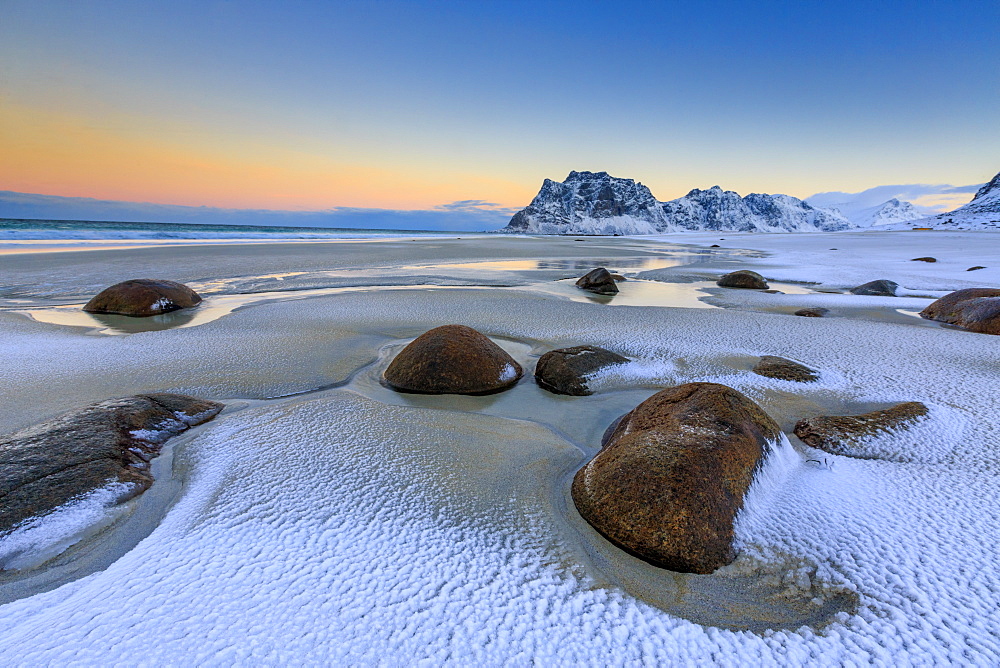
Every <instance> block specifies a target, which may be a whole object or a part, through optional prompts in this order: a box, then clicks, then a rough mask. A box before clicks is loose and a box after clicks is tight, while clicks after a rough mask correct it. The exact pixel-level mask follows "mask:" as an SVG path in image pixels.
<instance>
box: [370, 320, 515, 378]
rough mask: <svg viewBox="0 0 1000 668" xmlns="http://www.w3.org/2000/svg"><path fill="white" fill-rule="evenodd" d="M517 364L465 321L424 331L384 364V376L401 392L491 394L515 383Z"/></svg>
mask: <svg viewBox="0 0 1000 668" xmlns="http://www.w3.org/2000/svg"><path fill="white" fill-rule="evenodd" d="M522 373H523V370H522V369H521V365H520V364H518V363H517V362H515V361H514V358H513V357H511V356H510V355H508V354H507V352H506V351H505V350H504V349H503V348H501V347H500V346H498V345H497V344H495V343H493V342H492V341H490V339H489V338H487V337H486V336H485V335H484V334H481V333H479V332H477V331H476V330H474V329H472V328H471V327H466V326H464V325H444V326H443V327H436V328H434V329H432V330H430V331H427V332H424V333H423V334H421V335H420V336H418V337H417V338H416V339H414V340H413V341H412V342H410V344H409V345H408V346H406V347H405V348H403V349H402V350H401V351H400V352H399V354H398V355H396V358H395V359H393V360H392V362H391V363H390V364H389V366H388V368H386V370H385V374H384V378H385V382H386V383H387V384H388V385H389V386H390V387H392V388H393V389H396V390H400V391H402V392H416V393H421V394H491V393H493V392H500V391H502V390H506V389H507V388H509V387H512V386H514V385H515V384H516V383H517V381H518V380H520V379H521V375H522Z"/></svg>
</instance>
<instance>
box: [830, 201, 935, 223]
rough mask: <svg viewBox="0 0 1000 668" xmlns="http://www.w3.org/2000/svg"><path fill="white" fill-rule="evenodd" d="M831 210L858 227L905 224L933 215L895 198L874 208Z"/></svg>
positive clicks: (928, 211)
mask: <svg viewBox="0 0 1000 668" xmlns="http://www.w3.org/2000/svg"><path fill="white" fill-rule="evenodd" d="M833 209H834V210H835V211H838V212H839V213H841V214H842V215H843V216H844V217H845V218H847V219H848V220H850V221H851V222H852V223H854V224H855V225H857V226H858V227H878V226H880V225H893V224H895V223H906V222H909V221H913V220H920V219H921V218H926V217H927V216H929V215H931V214H932V213H933V212H932V211H930V210H928V209H926V208H925V207H918V206H915V205H914V204H912V203H910V202H905V201H903V200H899V199H896V198H895V197H893V198H892V199H891V200H889V201H888V202H883V203H882V204H878V205H876V206H869V207H864V208H850V207H845V209H846V210H845V209H842V208H840V207H839V206H838V207H833Z"/></svg>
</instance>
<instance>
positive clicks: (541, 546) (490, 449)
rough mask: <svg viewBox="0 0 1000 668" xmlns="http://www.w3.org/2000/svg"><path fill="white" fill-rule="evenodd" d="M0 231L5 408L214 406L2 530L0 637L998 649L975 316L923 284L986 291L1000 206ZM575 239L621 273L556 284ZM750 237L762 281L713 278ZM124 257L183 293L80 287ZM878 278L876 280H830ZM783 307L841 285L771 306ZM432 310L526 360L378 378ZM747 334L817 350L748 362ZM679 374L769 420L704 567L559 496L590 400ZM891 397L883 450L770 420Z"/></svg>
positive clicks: (624, 658) (635, 399)
mask: <svg viewBox="0 0 1000 668" xmlns="http://www.w3.org/2000/svg"><path fill="white" fill-rule="evenodd" d="M713 244H717V245H718V246H719V247H718V248H711V245H713ZM68 245H70V246H71V244H68ZM119 245H127V244H121V243H120V244H119ZM9 250H10V252H5V253H2V254H0V351H2V352H3V356H4V363H3V365H2V367H0V369H2V371H0V387H2V388H3V396H4V398H5V410H4V411H2V412H0V432H2V433H9V432H13V431H15V430H18V429H23V428H25V427H28V426H31V425H33V424H36V423H39V422H41V421H44V420H47V419H49V418H52V417H54V416H57V415H60V414H62V413H65V412H66V411H68V410H71V409H74V408H78V407H81V406H84V405H87V404H89V403H93V402H97V401H102V400H105V399H108V398H111V397H120V396H126V395H132V394H137V393H143V392H154V391H155V392H181V393H186V394H191V395H194V396H197V397H201V398H206V399H213V400H216V401H221V402H224V403H225V404H226V409H225V410H224V411H223V413H222V414H221V415H220V416H219V417H218V418H216V419H215V420H214V421H212V422H209V423H207V424H204V425H202V426H199V427H195V428H193V429H192V430H191V431H190V432H188V433H186V434H184V435H183V436H180V437H177V438H175V439H173V440H171V441H170V443H169V446H168V447H167V448H166V450H165V452H164V454H163V455H161V456H160V457H159V458H158V459H157V460H155V463H154V473H155V477H156V483H155V484H154V485H153V487H152V488H151V489H150V490H149V491H148V492H146V493H145V494H143V495H142V496H140V497H138V498H136V499H134V500H132V501H129V502H127V503H125V504H122V505H121V506H117V507H112V508H108V507H105V506H104V504H103V502H102V501H101V499H99V498H97V497H95V498H94V499H89V500H84V501H81V502H80V503H78V504H76V505H74V506H73V507H67V508H64V509H62V510H60V511H57V512H56V513H54V514H52V515H50V516H47V517H45V518H42V519H41V520H39V521H38V522H36V523H35V524H32V525H30V526H27V527H24V528H22V529H18V530H17V531H15V532H14V533H12V534H8V535H6V536H0V569H2V570H0V620H2V626H4V628H5V630H4V631H3V632H2V633H0V654H2V656H4V657H5V662H10V663H12V664H18V665H28V664H41V663H49V662H57V663H73V662H79V663H91V664H93V663H105V664H116V663H124V664H131V663H140V664H141V663H151V664H159V663H173V662H177V663H181V662H184V663H199V664H200V663H209V664H233V663H250V664H274V663H324V664H334V663H336V664H343V663H386V664H399V663H418V662H422V661H423V662H427V663H433V664H441V663H451V664H466V663H470V662H473V661H476V662H480V663H487V664H490V665H492V664H498V663H513V664H519V665H520V664H528V663H531V662H537V663H547V664H548V663H558V664H573V663H581V662H586V663H593V664H597V663H602V664H607V663H611V664H629V663H633V664H634V663H665V664H671V663H685V662H713V663H719V664H722V665H748V664H763V665H768V664H774V663H777V662H793V663H819V664H836V663H844V662H850V661H857V662H862V663H863V662H868V661H877V662H883V663H892V664H899V663H908V662H911V663H939V662H948V663H969V662H986V663H994V662H996V661H1000V641H998V640H997V638H998V637H1000V618H998V616H997V614H996V608H997V606H998V604H1000V551H998V549H997V546H996V541H995V540H994V536H995V528H996V527H997V526H998V525H1000V510H998V509H997V505H996V502H995V501H996V499H997V498H998V496H1000V476H998V473H1000V459H998V456H997V447H996V446H997V444H998V443H1000V428H998V426H997V423H996V419H995V416H996V413H997V409H998V399H997V393H996V390H995V388H996V378H997V373H998V372H1000V349H998V346H997V344H998V339H997V338H996V337H992V336H989V335H983V334H975V333H971V332H967V331H962V330H958V329H955V328H949V327H947V326H943V325H941V324H940V323H936V322H932V321H929V320H923V319H921V318H919V317H918V316H917V313H918V312H919V311H920V310H921V309H923V308H924V307H926V306H927V305H928V304H930V303H931V302H932V301H933V300H934V299H936V298H938V297H941V296H943V295H945V294H947V293H948V292H951V291H953V290H958V289H962V288H967V287H1000V234H997V233H988V232H979V233H959V232H926V233H921V232H909V231H905V232H849V233H829V234H785V235H782V234H769V235H749V234H734V233H724V234H722V235H721V237H720V234H719V233H714V234H708V233H706V234H687V235H673V236H668V237H647V238H634V237H633V238H626V237H619V238H611V237H583V236H581V237H561V238H554V237H544V238H543V237H517V236H502V235H465V234H463V235H456V236H453V237H445V236H441V237H414V238H389V239H364V240H361V239H359V240H349V239H342V240H336V241H304V242H296V243H240V244H235V243H234V244H226V243H217V244H191V245H184V244H179V245H172V246H156V245H150V246H149V247H141V248H138V247H135V246H134V245H132V246H131V247H122V248H116V247H115V244H114V243H109V244H108V245H107V246H106V247H101V248H91V249H87V250H78V251H77V250H67V248H66V247H65V246H63V247H60V249H59V251H58V252H24V250H23V249H13V250H11V249H9ZM15 251H16V252H15ZM920 256H934V257H935V258H936V259H937V262H935V263H927V262H914V261H912V260H913V258H917V257H920ZM976 265H983V266H985V267H986V268H985V269H982V270H978V271H973V272H969V271H966V270H967V269H968V268H969V267H972V266H976ZM597 266H604V267H607V268H608V269H610V270H612V271H617V272H619V273H621V274H623V275H624V276H625V277H626V278H628V279H629V280H627V281H624V282H622V283H621V284H620V290H621V292H620V294H619V295H618V296H615V297H599V296H596V295H592V294H589V293H585V292H583V291H581V290H579V289H577V288H575V287H574V285H573V280H575V279H576V278H577V277H579V276H580V275H582V274H584V273H586V272H587V271H588V270H590V269H592V268H594V267H597ZM744 268H745V269H753V270H755V271H758V272H760V273H761V274H763V275H764V276H765V277H766V278H767V279H768V280H769V282H770V284H771V287H772V288H773V289H776V290H778V291H779V292H777V293H765V292H761V291H757V290H735V289H726V288H720V287H718V286H716V285H715V279H717V278H718V277H719V276H720V275H722V274H724V273H726V272H729V271H733V270H735V269H744ZM140 277H155V278H167V279H171V280H175V281H180V282H183V283H186V284H188V285H190V286H191V287H192V288H194V289H196V290H197V291H198V292H199V293H201V294H202V295H203V296H204V297H205V301H204V302H203V303H202V304H201V305H200V306H198V307H197V308H196V309H193V310H192V311H190V312H175V313H171V314H166V315H163V316H155V317H154V318H150V319H146V320H148V322H143V323H139V324H136V323H135V322H134V319H128V318H124V317H115V316H93V315H88V314H84V313H82V312H81V311H80V310H79V309H80V306H81V305H82V304H83V303H84V302H85V301H86V300H87V299H89V298H90V297H91V296H93V295H94V294H95V293H97V292H98V291H100V290H101V289H102V288H104V287H106V286H108V285H111V284H113V283H117V282H119V281H122V280H126V279H131V278H140ZM882 278H885V279H891V280H893V281H896V282H898V283H899V284H900V286H901V289H900V290H899V292H898V293H897V294H898V295H900V296H896V297H873V296H858V295H852V294H849V293H848V292H847V289H848V288H851V287H854V286H856V285H859V284H861V283H864V282H867V281H870V280H875V279H882ZM803 307H822V308H827V309H829V310H830V313H829V315H828V316H827V317H823V318H803V317H796V316H794V315H792V313H793V312H794V311H795V310H797V309H801V308H803ZM130 320H131V321H130ZM450 323H458V324H464V325H468V326H470V327H474V328H476V329H478V330H479V331H481V332H483V333H484V334H487V335H488V336H490V337H491V338H492V339H493V340H494V341H495V342H497V343H498V344H500V345H501V346H502V347H503V348H504V349H505V350H506V351H507V352H509V353H510V354H511V355H512V356H513V357H514V358H515V359H516V360H517V361H518V362H519V363H520V364H521V365H522V366H523V367H524V368H525V371H526V374H525V378H523V379H522V380H521V382H520V383H519V384H518V385H517V386H516V387H514V388H513V389H511V390H509V391H507V392H504V393H502V394H496V395H490V396H481V397H479V396H457V395H444V396H423V395H411V394H401V393H397V392H394V391H392V390H391V389H388V388H387V387H385V386H383V385H382V384H381V383H380V378H381V374H382V372H383V371H384V369H385V367H386V365H387V364H388V362H389V361H390V360H391V359H392V357H393V356H394V355H395V354H396V353H397V352H398V351H399V350H400V349H401V348H402V347H403V346H404V345H405V344H406V343H408V342H409V341H411V340H413V339H414V338H415V337H417V336H418V335H419V334H421V333H422V332H424V331H426V330H428V329H430V328H433V327H436V326H439V325H444V324H450ZM582 344H591V345H598V346H602V347H605V348H608V349H609V350H612V351H615V352H617V353H619V354H621V355H624V356H626V357H628V358H629V359H630V360H631V361H630V362H629V363H627V364H624V365H620V366H617V367H612V368H609V369H608V370H606V371H605V372H602V373H601V374H599V375H598V376H597V377H595V378H594V379H593V381H592V383H591V387H593V388H596V389H597V390H598V391H597V392H596V393H595V394H594V395H592V396H586V397H567V396H559V395H554V394H550V393H548V392H545V391H543V390H542V389H540V388H539V387H538V386H537V385H536V384H535V383H534V381H533V379H532V377H531V370H533V369H534V366H535V362H536V360H537V359H538V357H539V356H540V355H541V354H542V353H544V352H546V351H548V350H552V349H554V348H560V347H566V346H574V345H582ZM762 355H780V356H783V357H787V358H790V359H793V360H797V361H799V362H802V363H803V364H806V365H808V366H809V367H811V368H813V369H816V370H818V371H819V372H820V379H819V381H818V382H816V383H810V384H802V383H794V382H790V381H784V380H776V379H771V378H765V377H762V376H758V375H755V374H752V373H750V372H749V369H750V368H751V367H752V366H753V365H754V364H755V362H756V361H757V359H758V358H759V357H760V356H762ZM691 381H710V382H716V383H721V384H724V385H728V386H730V387H733V388H736V389H738V390H739V391H741V392H743V393H744V394H746V395H747V396H749V397H751V398H752V399H753V400H755V401H756V402H758V403H759V404H760V405H761V406H762V407H763V408H764V409H765V411H767V413H768V414H769V415H771V416H772V417H773V418H774V419H775V420H776V421H777V422H778V424H779V425H780V427H781V429H782V430H783V431H784V432H786V434H787V435H788V437H789V438H788V442H787V443H785V444H784V447H783V449H782V451H781V452H780V456H778V457H777V458H776V461H775V462H773V465H772V466H771V468H770V470H769V472H768V476H766V477H764V478H762V479H760V480H758V481H757V483H755V487H754V488H753V490H752V496H751V498H750V499H749V500H748V503H747V505H746V507H745V508H744V510H743V511H742V512H741V514H740V516H739V520H738V526H737V529H738V546H739V549H740V556H739V557H738V559H737V561H736V562H735V563H733V564H732V565H730V566H726V567H724V568H722V569H720V570H719V571H717V572H716V573H714V574H712V575H685V574H678V573H673V572H670V571H666V570H663V569H658V568H655V567H653V566H651V565H649V564H647V563H645V562H643V561H640V560H638V559H636V558H633V557H631V556H629V555H627V554H625V553H624V552H622V551H620V550H618V549H617V548H615V547H614V546H612V545H611V544H610V543H608V542H607V541H606V540H604V539H603V538H602V537H601V536H600V535H599V534H598V533H597V532H596V531H594V530H593V529H592V528H591V527H590V526H589V525H588V524H587V523H586V522H584V521H583V520H582V519H581V517H580V516H579V515H578V514H577V512H576V509H575V507H574V505H573V502H572V500H571V498H570V496H569V485H570V481H571V479H572V477H573V475H574V474H575V472H576V471H577V470H578V469H579V468H580V467H581V466H582V465H583V464H584V463H585V462H586V461H588V460H589V459H590V458H591V457H592V456H593V455H594V454H595V453H596V452H597V451H598V449H599V448H600V443H601V435H602V433H604V431H605V430H606V429H607V427H608V425H609V424H611V423H612V422H613V421H614V420H615V419H616V418H617V417H619V416H620V415H622V414H623V413H626V412H627V411H629V410H631V409H632V408H633V407H635V406H636V405H637V404H638V403H640V402H641V401H643V400H644V399H646V398H647V397H649V396H650V395H652V394H653V393H654V392H656V391H657V390H658V389H659V388H663V387H668V386H672V385H676V384H680V383H686V382H691ZM906 401H920V402H923V403H924V404H926V406H927V407H928V408H929V416H928V418H927V419H926V420H923V421H921V422H919V423H918V424H916V425H914V426H913V427H911V428H910V429H908V430H901V431H899V432H895V433H891V434H886V435H883V436H880V437H879V438H878V439H876V440H875V441H873V442H872V443H871V444H869V445H870V448H871V449H872V451H873V452H874V453H875V454H876V456H875V457H874V458H872V459H860V458H854V457H846V456H837V455H830V454H826V453H820V452H819V451H815V450H813V449H812V448H810V447H809V446H807V445H805V444H803V443H802V442H800V441H799V440H798V439H797V438H796V437H795V436H794V435H792V434H791V429H792V426H793V425H794V424H795V422H796V421H798V420H800V419H802V418H805V417H812V416H817V415H847V414H856V413H863V412H865V411H869V410H874V409H877V408H883V407H886V406H889V405H892V404H895V403H899V402H906ZM95 637H100V638H101V639H102V640H101V642H99V643H95V642H93V638H95Z"/></svg>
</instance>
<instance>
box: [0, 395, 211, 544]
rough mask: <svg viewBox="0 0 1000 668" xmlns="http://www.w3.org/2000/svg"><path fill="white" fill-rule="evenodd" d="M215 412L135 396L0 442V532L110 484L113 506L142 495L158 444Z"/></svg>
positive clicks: (199, 402) (198, 404) (182, 399)
mask: <svg viewBox="0 0 1000 668" xmlns="http://www.w3.org/2000/svg"><path fill="white" fill-rule="evenodd" d="M222 408H223V405H222V404H220V403H217V402H214V401H205V400H203V399H196V398H194V397H189V396H186V395H183V394H140V395H137V396H132V397H125V398H123V399H111V400H109V401H104V402H101V403H99V404H94V405H92V406H88V407H87V408H83V409H80V410H77V411H74V412H72V413H67V414H66V415H63V416H62V417H59V418H56V419H54V420H50V421H48V422H44V423H42V424H39V425H36V426H34V427H29V428H28V429H24V430H22V431H19V432H17V433H15V434H11V435H9V436H5V437H2V438H0V533H3V532H5V531H7V530H9V529H12V528H14V527H15V526H17V525H18V524H19V523H21V522H23V521H24V520H27V519H28V518H31V517H34V516H36V515H42V514H45V513H48V512H50V511H52V510H54V509H56V508H57V507H59V506H60V505H62V504H64V503H67V502H68V501H72V500H74V499H78V498H80V497H81V496H83V495H85V494H87V493H88V492H92V491H94V490H96V489H99V488H104V487H108V486H113V491H114V492H115V493H117V495H118V497H117V501H118V502H121V501H125V500H127V499H130V498H132V497H134V496H136V495H138V494H140V493H142V492H143V491H145V490H146V489H147V488H148V487H149V486H150V485H151V484H153V477H152V475H151V474H150V470H149V460H150V459H151V458H152V457H154V456H156V455H157V454H159V451H160V448H161V447H162V446H163V443H164V442H165V441H166V440H167V439H168V438H170V437H171V436H174V435H175V434H179V433H180V432H182V431H184V430H186V429H187V428H188V427H191V426H193V425H196V424H201V423H202V422H206V421H208V420H211V419H212V418H213V417H215V416H216V415H217V414H218V413H219V411H221V410H222Z"/></svg>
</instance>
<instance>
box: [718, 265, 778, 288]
mask: <svg viewBox="0 0 1000 668" xmlns="http://www.w3.org/2000/svg"><path fill="white" fill-rule="evenodd" d="M715 283H716V285H718V286H720V287H723V288H753V289H755V290H767V287H768V286H767V281H765V280H764V277H763V276H761V275H760V274H758V273H757V272H756V271H750V270H749V269H740V270H739V271H734V272H731V273H728V274H726V275H725V276H723V277H722V278H720V279H719V280H717V281H716V282H715Z"/></svg>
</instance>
